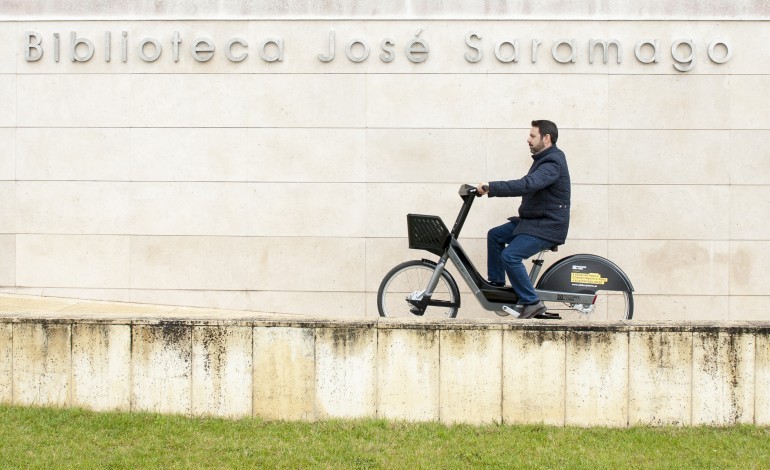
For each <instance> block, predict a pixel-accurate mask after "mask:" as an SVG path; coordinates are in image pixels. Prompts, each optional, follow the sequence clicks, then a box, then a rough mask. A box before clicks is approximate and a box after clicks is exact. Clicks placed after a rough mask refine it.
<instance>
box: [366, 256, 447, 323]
mask: <svg viewBox="0 0 770 470" xmlns="http://www.w3.org/2000/svg"><path fill="white" fill-rule="evenodd" d="M434 271H435V266H433V265H431V264H428V263H426V262H424V261H420V260H412V261H407V262H405V263H401V264H399V265H398V266H396V267H395V268H393V269H391V270H390V271H389V272H388V274H386V275H385V277H384V278H383V279H382V282H381V283H380V288H379V290H378V291H377V309H378V310H379V312H380V316H381V317H388V318H399V317H400V318H408V317H418V315H415V314H414V313H412V312H411V311H410V307H412V305H411V304H410V303H409V302H407V301H406V299H407V297H408V296H410V295H416V294H419V293H420V292H422V291H423V290H425V288H426V287H427V286H428V281H429V280H430V278H431V276H432V275H433V272H434ZM431 299H432V300H440V301H445V302H452V303H457V302H459V300H460V291H459V289H458V288H457V284H456V283H455V282H454V279H452V277H451V276H450V275H449V274H448V273H447V272H446V271H444V272H442V273H441V277H440V278H439V281H438V285H437V286H436V289H435V290H434V291H433V296H432V297H431ZM457 310H458V309H457V307H439V306H429V307H427V308H426V309H425V313H424V314H423V315H422V316H423V317H426V318H434V319H440V318H454V317H456V316H457Z"/></svg>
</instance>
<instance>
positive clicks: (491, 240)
mask: <svg viewBox="0 0 770 470" xmlns="http://www.w3.org/2000/svg"><path fill="white" fill-rule="evenodd" d="M516 225H517V222H508V223H506V224H503V225H500V226H499V227H495V228H493V229H490V230H489V232H488V233H487V273H488V274H489V281H490V282H499V283H505V275H506V274H508V279H510V280H511V286H512V287H513V290H514V292H516V295H517V296H518V297H519V303H520V304H522V305H532V304H536V303H537V302H539V301H540V299H539V298H538V297H537V294H536V293H535V287H534V286H533V285H532V281H530V280H529V273H528V272H527V268H525V267H524V263H522V261H523V260H525V259H527V258H529V257H530V256H532V255H535V254H537V253H538V252H540V251H542V250H546V249H548V248H550V247H552V246H553V245H555V243H554V242H551V241H548V240H543V239H542V238H538V237H535V236H532V235H527V234H524V233H521V234H518V235H514V234H513V230H514V229H515V228H516ZM506 245H507V246H506Z"/></svg>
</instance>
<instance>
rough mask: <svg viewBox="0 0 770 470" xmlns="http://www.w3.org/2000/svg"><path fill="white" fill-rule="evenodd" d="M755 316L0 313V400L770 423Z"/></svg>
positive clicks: (265, 412) (466, 417)
mask: <svg viewBox="0 0 770 470" xmlns="http://www.w3.org/2000/svg"><path fill="white" fill-rule="evenodd" d="M769 350H770V325H769V324H768V323H753V324H752V323H741V324H738V323H731V324H725V325H721V326H716V325H713V324H708V323H700V324H686V325H676V326H674V325H671V324H662V323H661V324H655V323H637V324H635V325H633V326H629V325H624V324H603V325H598V326H597V325H590V324H587V323H582V324H580V323H576V324H566V325H565V324H555V323H544V324H541V323H538V322H527V324H523V323H520V324H499V323H492V322H488V321H475V322H453V323H421V324H415V323H399V322H394V321H380V322H371V321H314V322H296V321H283V320H281V321H279V320H267V319H265V320H249V321H214V320H207V321H195V320H177V321H157V320H156V321H150V320H130V321H124V320H114V321H98V320H94V319H89V320H83V319H80V320H79V319H76V318H72V319H63V318H60V319H57V320H52V319H42V318H35V317H34V316H26V318H22V317H21V316H17V317H16V318H14V319H5V320H3V321H2V322H0V358H2V361H0V402H3V403H14V404H22V405H53V406H78V407H84V408H90V409H94V410H122V411H129V410H132V411H152V412H159V413H176V414H183V415H188V416H200V415H213V416H226V417H249V416H256V417H261V418H265V419H271V420H272V419H280V420H318V419H327V418H374V417H377V418H388V419H399V420H408V421H440V422H443V423H489V422H504V423H545V424H549V425H557V426H562V425H577V426H613V427H623V426H629V425H631V426H632V425H653V426H659V425H677V426H689V425H701V424H705V425H730V424H736V423H754V424H757V425H770V401H768V397H770V375H769V374H768V371H769V370H770V355H768V351H769Z"/></svg>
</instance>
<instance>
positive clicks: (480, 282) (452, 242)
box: [407, 185, 596, 313]
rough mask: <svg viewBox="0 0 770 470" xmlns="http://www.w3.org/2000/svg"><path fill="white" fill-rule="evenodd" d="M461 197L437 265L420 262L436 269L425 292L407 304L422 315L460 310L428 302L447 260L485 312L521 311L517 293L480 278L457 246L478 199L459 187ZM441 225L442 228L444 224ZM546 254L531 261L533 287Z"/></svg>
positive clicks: (580, 300) (580, 299) (561, 297)
mask: <svg viewBox="0 0 770 470" xmlns="http://www.w3.org/2000/svg"><path fill="white" fill-rule="evenodd" d="M460 196H461V197H462V199H463V205H462V207H461V208H460V213H459V214H458V215H457V220H455V223H454V226H453V227H452V230H451V231H450V232H449V233H448V234H447V235H446V240H445V241H444V245H443V246H444V249H443V251H442V252H441V253H440V258H439V260H438V262H432V261H430V260H423V262H425V263H427V264H431V265H433V266H435V268H434V271H433V275H432V276H431V278H430V280H429V281H428V285H427V286H426V288H425V290H424V291H422V292H420V293H415V294H413V295H412V296H410V298H408V299H407V301H408V302H409V303H410V304H412V305H413V307H415V308H417V309H419V310H420V311H422V312H424V311H425V308H427V307H428V306H442V307H457V308H459V306H460V302H459V299H458V301H457V302H455V303H452V302H447V301H434V300H431V297H432V295H433V292H434V290H435V289H436V286H437V285H438V282H439V279H440V278H441V275H442V273H443V272H444V270H445V269H446V263H447V261H449V260H451V261H452V264H454V266H455V267H456V268H457V271H458V272H459V273H460V276H462V278H463V280H464V281H465V282H466V284H467V285H468V287H469V288H470V289H471V292H472V293H473V295H474V296H475V297H476V300H478V301H479V303H480V304H481V306H482V307H483V308H484V309H485V310H489V311H507V312H508V313H511V312H510V310H515V311H520V310H521V308H522V306H518V307H517V303H518V297H517V296H516V293H515V292H514V291H513V289H512V288H510V287H496V286H493V285H492V284H490V283H489V282H488V281H487V280H486V279H485V278H484V277H483V276H481V275H480V274H479V272H478V270H477V269H476V267H475V266H474V265H473V263H472V262H471V260H470V258H469V257H468V255H467V254H466V253H465V251H464V250H463V248H462V246H461V245H460V242H459V240H458V238H459V237H460V232H461V231H462V228H463V225H464V224H465V220H466V219H467V218H468V214H469V213H470V210H471V206H472V205H473V201H474V199H476V196H479V194H478V191H477V190H476V188H475V187H473V186H470V185H465V186H463V187H461V188H460ZM438 220H440V219H438ZM441 224H442V226H443V222H442V223H441ZM428 251H431V252H433V253H436V254H438V252H436V251H433V250H428ZM546 251H550V250H543V251H541V252H540V253H539V254H538V256H537V258H536V259H534V260H533V261H532V262H533V265H532V268H531V269H530V272H529V278H530V280H531V281H532V284H533V285H535V283H536V281H537V278H538V276H539V275H540V270H541V269H542V267H543V263H544V261H543V255H544V254H545V252H546ZM535 292H536V293H537V295H538V297H539V298H540V300H543V301H546V302H565V303H570V304H583V305H591V304H593V303H594V302H595V300H596V295H595V294H593V293H590V294H582V293H575V292H561V291H552V290H541V289H537V288H535Z"/></svg>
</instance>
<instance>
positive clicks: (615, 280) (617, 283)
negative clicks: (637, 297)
mask: <svg viewBox="0 0 770 470" xmlns="http://www.w3.org/2000/svg"><path fill="white" fill-rule="evenodd" d="M536 287H537V288H538V289H542V290H551V291H560V292H591V293H593V292H596V291H597V290H612V291H628V292H633V291H634V286H632V285H631V280H630V279H628V276H626V273H624V272H623V270H621V269H620V268H619V267H618V266H617V265H616V264H615V263H613V262H612V261H610V260H608V259H607V258H602V257H601V256H596V255H590V254H580V255H572V256H567V257H566V258H562V259H560V260H559V261H557V262H556V263H554V264H553V265H552V266H551V267H550V268H548V269H547V270H546V271H545V272H544V273H543V275H542V276H540V280H539V281H538V282H537V286H536Z"/></svg>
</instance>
